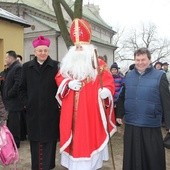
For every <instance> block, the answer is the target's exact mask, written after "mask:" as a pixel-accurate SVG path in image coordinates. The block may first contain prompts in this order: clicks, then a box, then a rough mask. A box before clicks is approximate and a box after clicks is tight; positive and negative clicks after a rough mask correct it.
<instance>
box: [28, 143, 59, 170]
mask: <svg viewBox="0 0 170 170" xmlns="http://www.w3.org/2000/svg"><path fill="white" fill-rule="evenodd" d="M56 145H57V141H51V142H45V143H41V142H37V141H30V149H31V164H32V170H50V169H53V168H55V155H56Z"/></svg>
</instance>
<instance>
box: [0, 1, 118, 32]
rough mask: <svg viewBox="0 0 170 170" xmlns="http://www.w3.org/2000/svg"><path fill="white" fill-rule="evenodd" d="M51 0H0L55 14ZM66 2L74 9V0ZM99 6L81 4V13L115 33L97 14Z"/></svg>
mask: <svg viewBox="0 0 170 170" xmlns="http://www.w3.org/2000/svg"><path fill="white" fill-rule="evenodd" d="M51 1H52V0H0V2H8V3H16V4H24V5H27V6H30V7H32V8H34V9H38V10H39V11H42V12H45V13H48V14H51V15H53V16H55V13H54V9H53V7H52V2H51ZM65 1H66V3H67V4H68V5H69V7H71V9H72V10H73V9H74V1H73V0H65ZM99 10H100V9H99V6H96V5H94V4H87V5H84V6H83V15H84V17H85V18H87V19H89V20H91V21H93V22H96V23H98V24H100V25H101V26H103V27H105V28H107V29H108V30H110V31H112V32H113V34H114V33H115V32H114V31H113V30H112V27H111V26H109V25H108V24H107V23H106V22H105V21H104V20H103V19H102V18H101V17H100V15H99V13H98V12H99Z"/></svg>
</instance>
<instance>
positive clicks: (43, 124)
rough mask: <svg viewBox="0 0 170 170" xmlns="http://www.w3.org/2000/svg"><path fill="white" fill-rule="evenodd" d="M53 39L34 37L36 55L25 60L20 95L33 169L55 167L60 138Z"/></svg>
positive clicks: (46, 169)
mask: <svg viewBox="0 0 170 170" xmlns="http://www.w3.org/2000/svg"><path fill="white" fill-rule="evenodd" d="M49 45H50V40H49V39H48V38H45V37H44V36H39V37H38V38H36V39H35V40H34V41H33V47H34V48H35V50H34V54H35V58H34V59H33V60H32V61H29V62H26V63H24V64H23V68H22V80H21V85H20V96H21V99H22V101H23V103H24V105H25V108H26V120H27V133H28V139H29V140H30V150H31V164H32V170H38V169H43V170H50V169H53V168H54V167H55V153H56V144H57V140H58V138H59V118H60V111H59V108H58V103H57V100H56V98H55V95H56V92H57V89H58V88H57V85H56V83H55V79H54V77H55V75H56V74H57V72H58V69H59V68H58V64H59V63H58V62H57V61H54V60H52V59H51V58H50V56H49V55H48V52H49Z"/></svg>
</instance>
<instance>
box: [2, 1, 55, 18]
mask: <svg viewBox="0 0 170 170" xmlns="http://www.w3.org/2000/svg"><path fill="white" fill-rule="evenodd" d="M0 2H8V3H15V4H25V5H27V6H30V7H32V8H35V9H38V10H40V11H42V12H45V13H48V14H51V15H54V11H53V10H52V9H51V8H50V7H49V5H48V4H47V3H45V2H44V1H43V0H0Z"/></svg>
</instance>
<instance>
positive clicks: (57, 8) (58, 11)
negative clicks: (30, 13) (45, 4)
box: [52, 0, 83, 48]
mask: <svg viewBox="0 0 170 170" xmlns="http://www.w3.org/2000/svg"><path fill="white" fill-rule="evenodd" d="M52 5H53V8H54V12H55V15H56V18H57V22H58V26H59V28H60V31H61V35H62V37H63V39H64V41H65V44H66V46H67V48H69V47H70V46H71V45H73V43H72V41H71V38H70V34H69V31H68V27H67V22H66V21H65V19H64V16H63V11H62V7H63V8H64V10H65V11H66V12H67V13H68V15H69V16H70V18H71V19H72V20H73V19H74V18H82V6H83V0H75V3H74V11H72V9H71V7H70V6H69V5H68V4H67V3H66V2H65V0H52ZM61 6H62V7H61Z"/></svg>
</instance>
